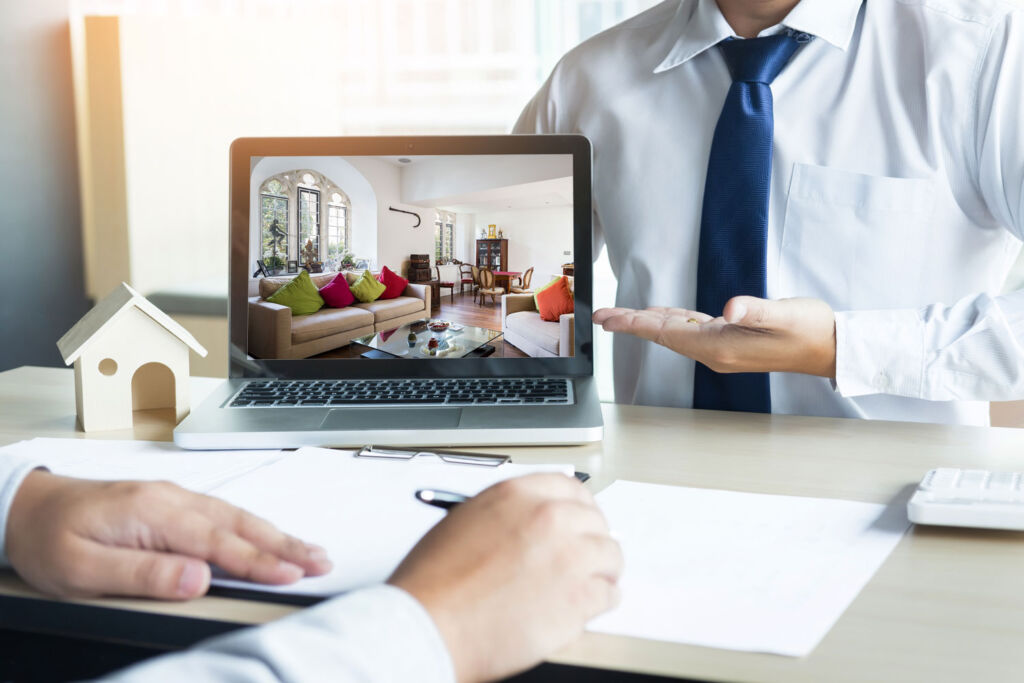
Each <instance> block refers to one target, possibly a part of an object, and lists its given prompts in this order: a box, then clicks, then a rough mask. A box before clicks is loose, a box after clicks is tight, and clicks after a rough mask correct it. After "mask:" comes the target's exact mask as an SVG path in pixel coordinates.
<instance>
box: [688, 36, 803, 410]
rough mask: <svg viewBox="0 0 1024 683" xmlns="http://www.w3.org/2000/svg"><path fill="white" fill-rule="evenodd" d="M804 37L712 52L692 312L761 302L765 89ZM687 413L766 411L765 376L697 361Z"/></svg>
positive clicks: (767, 129)
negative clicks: (720, 78)
mask: <svg viewBox="0 0 1024 683" xmlns="http://www.w3.org/2000/svg"><path fill="white" fill-rule="evenodd" d="M809 39H810V37H809V36H807V34H802V33H799V34H793V33H780V34H777V35H773V36H768V37H765V38H751V39H749V40H732V39H730V40H726V41H724V42H722V43H719V45H718V47H719V49H720V50H721V51H722V55H723V56H724V57H725V61H726V63H727V64H728V66H729V73H730V74H731V75H732V80H733V82H732V85H731V86H730V87H729V93H728V94H727V95H726V97H725V105H724V106H723V107H722V113H721V115H720V116H719V117H718V124H717V125H716V126H715V135H714V137H713V138H712V141H711V155H710V158H709V159H708V174H707V179H706V180H705V184H704V209H703V213H702V215H701V221H700V249H699V252H698V258H697V310H698V311H701V312H702V313H708V314H709V315H713V316H719V315H721V314H722V309H723V308H724V307H725V303H726V302H727V301H728V300H729V299H730V298H732V297H734V296H737V295H740V294H746V295H750V296H757V297H762V298H763V297H764V296H765V249H766V237H767V232H768V189H769V183H770V182H771V175H772V130H773V127H774V125H773V122H772V91H771V88H770V87H769V84H770V83H771V82H772V81H774V80H775V77H776V76H778V75H779V72H780V71H782V68H783V67H784V66H786V63H787V62H788V61H789V59H790V57H792V56H793V53H794V52H796V50H797V48H798V47H799V46H800V44H801V43H804V42H807V40H809ZM693 407H694V408H706V409H710V410H742V411H747V412H753V413H768V412H771V407H772V404H771V395H770V393H769V387H768V373H764V372H759V373H734V374H719V373H717V372H714V371H712V370H711V369H710V368H708V367H707V366H706V365H703V364H701V363H697V367H696V373H695V375H694V380H693Z"/></svg>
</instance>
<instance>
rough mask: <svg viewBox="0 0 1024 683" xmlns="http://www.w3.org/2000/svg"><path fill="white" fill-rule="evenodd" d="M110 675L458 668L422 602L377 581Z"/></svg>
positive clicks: (297, 675) (357, 674) (449, 680)
mask: <svg viewBox="0 0 1024 683" xmlns="http://www.w3.org/2000/svg"><path fill="white" fill-rule="evenodd" d="M105 680H110V681H112V682H113V681H126V682H127V681H137V680H146V681H168V682H170V681H194V682H199V681H226V680H235V681H247V682H249V683H271V682H276V683H280V682H281V681H321V680H340V681H353V682H359V683H363V682H366V683H371V682H375V681H416V682H417V683H454V681H455V670H454V667H453V665H452V661H451V657H450V656H449V654H448V649H447V647H446V646H445V643H444V640H443V639H442V637H441V634H440V632H439V631H438V630H437V627H436V626H435V625H434V620H433V619H432V618H431V617H430V615H429V614H428V613H427V611H426V610H425V609H424V608H423V606H422V605H420V603H419V602H417V601H416V600H415V599H414V598H413V597H412V596H411V595H409V594H408V593H406V592H405V591H403V590H401V589H399V588H395V587H394V586H389V585H378V586H373V587H370V588H365V589H361V590H357V591H353V592H351V593H347V594H345V595H342V596H340V597H337V598H334V599H332V600H329V601H327V602H324V603H321V604H319V605H316V606H315V607H310V608H307V609H304V610H301V611H299V612H296V613H294V614H291V615H289V616H287V617H284V618H283V619H278V620H277V621H274V622H271V623H269V624H264V625H263V626H259V627H256V628H247V629H244V630H241V631H236V632H235V633H231V634H228V635H226V636H222V637H219V638H214V639H212V640H209V641H207V642H205V643H201V644H199V645H197V646H196V647H193V648H191V649H189V650H186V651H184V652H179V653H176V654H173V655H165V656H163V657H157V658H154V659H150V660H147V661H146V662H143V663H141V664H138V665H136V666H134V667H132V668H129V669H125V670H123V671H121V672H118V673H117V674H115V675H114V676H112V677H110V678H109V679H105Z"/></svg>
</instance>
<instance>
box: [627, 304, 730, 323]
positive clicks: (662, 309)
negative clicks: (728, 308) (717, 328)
mask: <svg viewBox="0 0 1024 683" xmlns="http://www.w3.org/2000/svg"><path fill="white" fill-rule="evenodd" d="M644 311H645V312H648V313H657V314H660V315H666V316H669V315H671V316H674V317H677V318H681V319H683V320H686V321H690V320H691V319H692V320H693V321H695V322H698V323H708V322H711V321H712V320H714V317H713V316H710V315H708V314H707V313H701V312H700V311H691V310H690V309H688V308H668V307H666V306H648V307H647V308H645V309H644Z"/></svg>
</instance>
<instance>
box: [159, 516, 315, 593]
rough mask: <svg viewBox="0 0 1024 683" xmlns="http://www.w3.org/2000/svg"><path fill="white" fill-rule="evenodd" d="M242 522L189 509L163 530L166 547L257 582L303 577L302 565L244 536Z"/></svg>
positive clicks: (283, 580)
mask: <svg viewBox="0 0 1024 683" xmlns="http://www.w3.org/2000/svg"><path fill="white" fill-rule="evenodd" d="M239 512H241V511H239ZM243 514H245V513H243ZM249 523H251V522H249ZM243 524H246V522H245V521H241V520H239V521H237V522H235V524H227V523H225V522H224V521H223V520H216V519H214V518H212V517H210V516H207V515H204V514H202V513H200V512H195V511H191V510H189V511H186V512H184V513H182V514H181V515H180V516H179V518H178V519H177V520H176V521H175V524H174V526H173V527H172V528H169V529H167V530H165V531H164V540H165V548H164V549H165V550H167V551H170V552H173V553H182V554H184V555H189V556H191V557H194V558H197V559H200V560H205V561H207V562H212V563H213V564H216V565H217V566H218V567H221V568H222V569H224V570H225V571H226V572H228V573H230V574H231V575H233V576H236V577H238V578H241V579H246V580H249V581H255V582H257V583H268V584H287V583H294V582H295V581H298V580H299V579H301V578H302V577H303V575H304V574H305V570H304V569H303V567H301V566H300V565H298V564H295V563H293V562H290V561H288V560H285V559H283V558H282V556H281V555H279V554H277V553H276V552H273V551H271V550H267V549H265V548H263V547H260V546H258V545H256V544H255V543H253V542H251V541H249V540H248V539H247V538H243V537H242V536H241V535H240V534H239V531H238V526H237V525H243ZM275 531H276V530H275ZM277 533H280V532H277ZM286 543H287V542H286ZM271 545H277V546H281V545H282V544H280V543H271Z"/></svg>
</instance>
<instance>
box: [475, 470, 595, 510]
mask: <svg viewBox="0 0 1024 683" xmlns="http://www.w3.org/2000/svg"><path fill="white" fill-rule="evenodd" d="M491 489H494V490H495V491H496V492H497V493H504V494H508V495H530V496H535V497H541V498H552V499H563V500H564V499H568V500H575V501H578V502H580V503H586V504H590V505H593V502H594V495H593V494H592V493H590V491H588V490H587V488H586V487H585V486H583V484H582V483H580V481H579V480H578V479H576V477H570V476H566V475H564V474H560V473H558V472H545V473H539V474H528V475H526V476H523V477H516V478H514V479H506V480H505V481H503V482H499V483H498V484H495V485H494V486H492V487H491V488H490V489H488V491H490V490H491ZM486 492H487V491H484V493H486ZM481 495H483V494H481Z"/></svg>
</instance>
